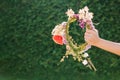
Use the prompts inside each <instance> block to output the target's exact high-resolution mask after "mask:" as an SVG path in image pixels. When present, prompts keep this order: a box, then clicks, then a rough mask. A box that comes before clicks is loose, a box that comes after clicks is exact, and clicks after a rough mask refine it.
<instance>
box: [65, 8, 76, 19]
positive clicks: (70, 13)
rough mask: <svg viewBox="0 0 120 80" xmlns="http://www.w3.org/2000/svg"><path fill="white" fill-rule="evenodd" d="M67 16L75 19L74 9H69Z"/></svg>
mask: <svg viewBox="0 0 120 80" xmlns="http://www.w3.org/2000/svg"><path fill="white" fill-rule="evenodd" d="M66 14H67V16H68V17H69V18H70V17H73V16H74V14H75V13H74V11H73V10H72V9H68V10H67V12H66Z"/></svg>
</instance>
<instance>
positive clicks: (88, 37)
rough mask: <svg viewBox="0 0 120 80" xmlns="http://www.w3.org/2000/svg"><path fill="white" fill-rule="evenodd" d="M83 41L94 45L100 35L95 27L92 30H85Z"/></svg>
mask: <svg viewBox="0 0 120 80" xmlns="http://www.w3.org/2000/svg"><path fill="white" fill-rule="evenodd" d="M84 38H85V41H86V42H87V43H88V44H90V45H94V46H95V45H96V44H97V43H98V42H99V40H100V37H99V35H98V31H97V30H96V29H93V30H86V32H85V35H84Z"/></svg>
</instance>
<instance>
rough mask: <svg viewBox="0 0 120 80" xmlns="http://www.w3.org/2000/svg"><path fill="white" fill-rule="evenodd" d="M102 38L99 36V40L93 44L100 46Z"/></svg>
mask: <svg viewBox="0 0 120 80" xmlns="http://www.w3.org/2000/svg"><path fill="white" fill-rule="evenodd" d="M101 41H102V38H98V39H97V41H96V42H95V43H94V44H93V46H96V47H97V46H99V45H100V44H101Z"/></svg>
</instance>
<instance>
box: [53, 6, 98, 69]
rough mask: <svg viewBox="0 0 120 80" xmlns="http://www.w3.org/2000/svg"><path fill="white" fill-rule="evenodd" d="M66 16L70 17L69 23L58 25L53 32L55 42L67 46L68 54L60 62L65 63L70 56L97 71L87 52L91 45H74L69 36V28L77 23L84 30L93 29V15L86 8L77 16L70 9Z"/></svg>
mask: <svg viewBox="0 0 120 80" xmlns="http://www.w3.org/2000/svg"><path fill="white" fill-rule="evenodd" d="M66 14H67V16H68V21H67V22H62V23H61V24H59V25H56V26H55V28H54V29H53V30H52V35H53V36H52V39H53V41H54V42H55V43H57V44H59V45H63V44H64V45H66V53H65V55H64V56H63V57H62V59H61V60H60V62H63V61H64V58H68V55H72V56H73V59H74V60H78V61H79V62H82V63H83V64H84V65H85V66H87V67H89V68H90V69H92V70H94V71H96V68H95V66H94V65H93V63H92V61H91V60H90V57H89V55H88V53H87V52H86V51H87V50H88V49H90V48H91V45H89V44H88V43H86V42H85V43H83V44H81V45H78V44H77V43H74V40H73V39H72V37H71V36H70V35H69V26H70V24H71V23H73V22H75V21H77V22H78V23H79V26H80V27H81V28H82V29H84V28H86V29H93V28H94V26H93V22H92V18H93V13H91V12H89V9H88V7H87V6H85V7H84V8H83V9H80V10H79V13H78V14H75V13H74V11H73V10H72V9H68V11H67V12H66Z"/></svg>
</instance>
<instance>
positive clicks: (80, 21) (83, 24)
mask: <svg viewBox="0 0 120 80" xmlns="http://www.w3.org/2000/svg"><path fill="white" fill-rule="evenodd" d="M79 26H80V27H81V28H82V29H83V28H84V27H85V22H84V21H83V20H79Z"/></svg>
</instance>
